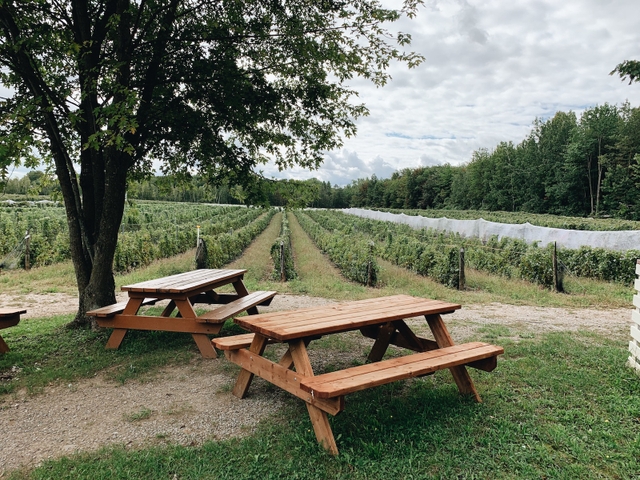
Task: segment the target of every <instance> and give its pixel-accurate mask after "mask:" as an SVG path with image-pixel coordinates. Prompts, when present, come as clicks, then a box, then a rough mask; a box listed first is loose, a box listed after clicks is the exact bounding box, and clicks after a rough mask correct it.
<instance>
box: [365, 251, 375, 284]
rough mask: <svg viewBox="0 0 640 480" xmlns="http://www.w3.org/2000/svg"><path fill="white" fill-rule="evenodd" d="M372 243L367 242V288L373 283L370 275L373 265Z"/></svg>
mask: <svg viewBox="0 0 640 480" xmlns="http://www.w3.org/2000/svg"><path fill="white" fill-rule="evenodd" d="M374 245H375V244H374V243H373V241H369V263H368V264H367V285H366V286H367V287H370V286H371V284H372V283H373V279H372V278H371V277H372V274H373V271H372V270H373V268H372V263H373V247H374Z"/></svg>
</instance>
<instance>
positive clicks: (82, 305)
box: [63, 151, 130, 327]
mask: <svg viewBox="0 0 640 480" xmlns="http://www.w3.org/2000/svg"><path fill="white" fill-rule="evenodd" d="M106 156H108V158H107V160H106V161H105V165H106V167H107V168H106V172H105V173H104V178H105V182H104V184H103V185H101V188H98V189H97V190H98V192H99V193H98V194H97V195H96V191H95V190H94V189H92V188H90V187H91V182H87V183H86V184H83V191H82V194H83V199H87V200H88V199H89V198H91V201H88V202H87V201H85V202H83V204H84V207H85V208H84V209H83V212H82V213H83V217H84V218H85V219H87V220H88V221H87V228H88V230H89V231H88V232H87V234H86V235H85V236H86V238H85V241H83V238H82V234H81V231H80V228H73V229H72V228H70V229H69V236H70V239H71V244H72V245H75V248H76V249H77V250H81V255H72V257H73V261H74V267H75V271H76V281H77V284H78V312H77V314H76V317H75V319H74V320H73V322H72V323H71V326H72V327H80V326H85V325H87V324H88V323H89V322H91V325H92V327H96V324H95V319H93V318H91V317H87V316H86V312H87V311H89V310H91V309H94V308H99V307H103V306H105V305H109V304H112V303H115V301H116V298H115V280H114V277H113V259H114V256H115V252H116V246H117V243H118V231H119V226H120V223H121V221H122V215H123V213H124V204H125V193H126V185H127V176H126V171H127V168H126V166H125V165H126V163H127V161H128V160H130V159H129V157H128V156H127V155H125V154H123V153H121V152H115V151H111V152H108V153H107V154H106ZM102 187H103V188H102ZM63 197H64V200H65V206H67V213H69V210H70V209H71V210H73V203H74V202H73V200H72V199H68V198H67V196H65V195H63ZM70 203H71V205H69V204H70ZM90 205H91V206H95V210H94V211H93V212H91V211H89V210H90V209H89V206H90ZM70 207H71V208H70ZM96 212H100V214H99V216H98V217H97V218H94V217H93V216H94V215H95V214H96ZM90 226H91V227H95V228H91V227H90ZM70 227H71V222H70ZM93 239H97V241H94V240H93Z"/></svg>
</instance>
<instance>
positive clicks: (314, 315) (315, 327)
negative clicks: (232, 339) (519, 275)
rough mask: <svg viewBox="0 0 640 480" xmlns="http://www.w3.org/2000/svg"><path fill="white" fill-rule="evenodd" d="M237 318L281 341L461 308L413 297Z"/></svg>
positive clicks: (246, 324) (248, 326) (402, 296)
mask: <svg viewBox="0 0 640 480" xmlns="http://www.w3.org/2000/svg"><path fill="white" fill-rule="evenodd" d="M373 300H374V299H369V300H363V301H356V302H349V303H338V304H332V305H325V306H323V307H313V308H306V309H302V310H294V311H289V312H277V313H265V314H259V315H251V316H248V317H242V318H236V319H235V321H236V323H237V324H238V325H240V326H241V327H243V328H246V329H248V330H251V331H254V332H258V333H260V334H262V335H265V336H268V337H271V338H275V339H277V340H279V341H289V340H292V339H296V338H301V337H304V336H316V335H325V334H329V333H336V332H342V331H348V330H355V329H358V328H361V327H364V326H367V325H376V324H380V323H385V322H389V321H394V320H400V319H405V318H410V317H414V316H420V315H434V314H440V313H449V312H453V311H454V310H457V309H459V308H461V306H460V305H458V304H454V303H448V302H441V301H437V300H429V299H423V298H417V297H411V296H409V295H394V296H392V297H385V298H383V299H375V300H377V301H373Z"/></svg>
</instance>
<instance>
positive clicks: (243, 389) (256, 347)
mask: <svg viewBox="0 0 640 480" xmlns="http://www.w3.org/2000/svg"><path fill="white" fill-rule="evenodd" d="M267 340H268V338H267V337H264V336H262V335H259V334H257V333H256V334H255V335H254V336H253V340H252V341H251V345H250V346H249V351H250V352H251V353H255V354H256V355H262V354H263V353H264V349H265V347H266V346H267ZM252 380H253V373H251V372H250V371H248V370H245V369H242V370H241V371H240V374H239V375H238V379H237V380H236V384H235V386H234V387H233V390H232V391H231V393H233V394H234V395H235V396H236V397H238V398H244V397H245V396H246V395H247V390H249V386H251V381H252Z"/></svg>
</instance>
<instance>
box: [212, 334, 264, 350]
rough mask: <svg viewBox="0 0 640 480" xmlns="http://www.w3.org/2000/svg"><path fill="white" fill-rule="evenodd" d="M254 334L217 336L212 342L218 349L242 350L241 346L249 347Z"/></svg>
mask: <svg viewBox="0 0 640 480" xmlns="http://www.w3.org/2000/svg"><path fill="white" fill-rule="evenodd" d="M254 336H255V334H253V333H243V334H240V335H231V336H229V337H217V338H214V339H212V340H211V343H212V344H213V346H214V347H216V348H217V349H218V350H223V351H225V350H240V349H241V348H249V346H250V345H251V342H253V337H254ZM268 343H274V341H273V340H269V342H268Z"/></svg>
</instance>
